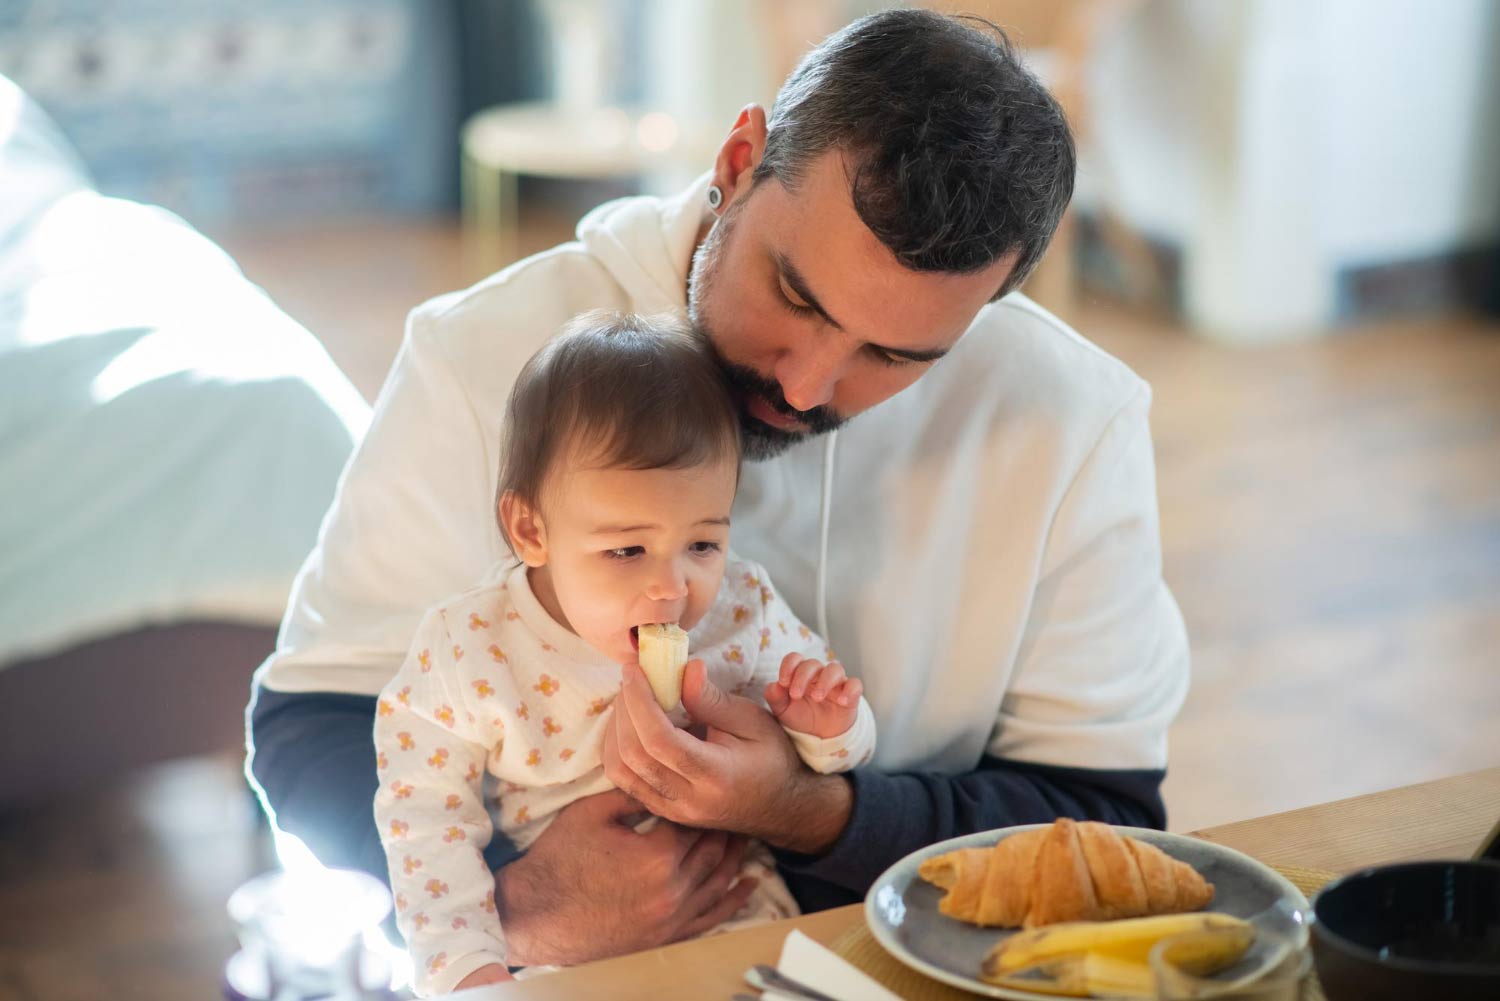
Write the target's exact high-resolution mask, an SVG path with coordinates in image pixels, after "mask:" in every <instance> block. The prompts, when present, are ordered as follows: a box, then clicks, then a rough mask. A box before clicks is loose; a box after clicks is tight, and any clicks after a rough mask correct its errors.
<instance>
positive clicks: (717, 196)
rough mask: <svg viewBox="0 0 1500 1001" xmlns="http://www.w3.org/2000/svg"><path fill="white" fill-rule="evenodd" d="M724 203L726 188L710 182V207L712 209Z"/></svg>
mask: <svg viewBox="0 0 1500 1001" xmlns="http://www.w3.org/2000/svg"><path fill="white" fill-rule="evenodd" d="M723 204H724V189H723V188H721V187H719V186H718V185H717V184H710V185H709V186H708V207H709V208H711V209H717V208H718V207H719V206H720V205H723Z"/></svg>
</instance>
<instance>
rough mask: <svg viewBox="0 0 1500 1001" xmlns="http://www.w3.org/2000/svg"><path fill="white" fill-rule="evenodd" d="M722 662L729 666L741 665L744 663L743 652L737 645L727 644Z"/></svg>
mask: <svg viewBox="0 0 1500 1001" xmlns="http://www.w3.org/2000/svg"><path fill="white" fill-rule="evenodd" d="M724 660H725V661H726V662H728V663H730V664H743V663H744V662H745V651H743V650H741V649H740V645H739V644H738V643H731V644H729V649H728V650H726V651H724Z"/></svg>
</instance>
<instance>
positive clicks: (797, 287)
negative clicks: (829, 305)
mask: <svg viewBox="0 0 1500 1001" xmlns="http://www.w3.org/2000/svg"><path fill="white" fill-rule="evenodd" d="M776 266H777V267H778V268H780V269H781V277H782V278H783V279H785V281H786V283H787V285H788V286H790V287H791V290H792V291H793V292H795V293H797V298H798V299H801V300H802V301H803V302H804V303H806V304H807V305H808V306H810V307H812V308H813V309H814V310H816V311H817V313H818V315H819V316H821V317H822V318H823V319H825V320H827V321H828V325H829V326H831V327H833V328H834V329H836V330H843V329H844V325H843V324H842V323H840V322H839V321H837V320H835V319H834V318H833V317H832V316H830V315H829V314H828V310H826V309H824V308H823V304H822V303H821V302H819V301H818V297H817V296H815V295H813V294H812V289H810V288H808V287H807V279H806V278H803V277H802V272H800V271H798V270H797V265H795V264H793V263H792V262H791V261H790V260H788V259H787V257H786V255H785V254H781V253H777V254H776Z"/></svg>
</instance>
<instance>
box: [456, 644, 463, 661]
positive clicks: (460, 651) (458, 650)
mask: <svg viewBox="0 0 1500 1001" xmlns="http://www.w3.org/2000/svg"><path fill="white" fill-rule="evenodd" d="M453 659H454V660H456V661H457V660H463V659H464V648H463V647H461V646H459V645H458V644H457V643H455V644H453Z"/></svg>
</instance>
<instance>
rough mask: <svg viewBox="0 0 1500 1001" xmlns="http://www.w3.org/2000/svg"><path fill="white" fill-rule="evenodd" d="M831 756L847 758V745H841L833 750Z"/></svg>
mask: <svg viewBox="0 0 1500 1001" xmlns="http://www.w3.org/2000/svg"><path fill="white" fill-rule="evenodd" d="M833 756H834V757H835V758H847V757H848V756H849V749H848V748H847V747H841V748H839V749H838V750H837V751H834V752H833Z"/></svg>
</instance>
